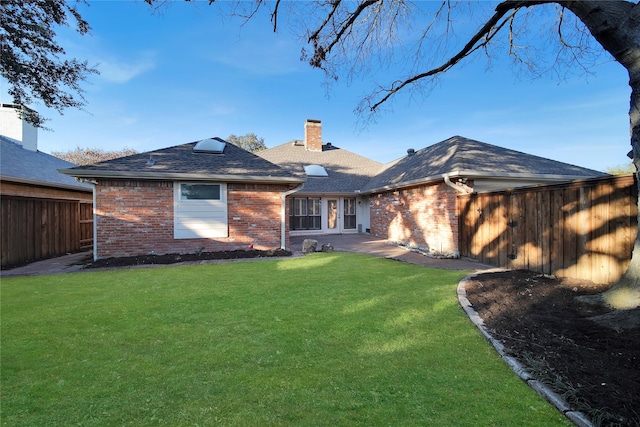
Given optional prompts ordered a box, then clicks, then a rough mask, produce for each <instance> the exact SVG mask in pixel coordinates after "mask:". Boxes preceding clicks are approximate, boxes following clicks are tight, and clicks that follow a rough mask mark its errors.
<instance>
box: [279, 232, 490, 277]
mask: <svg viewBox="0 0 640 427" xmlns="http://www.w3.org/2000/svg"><path fill="white" fill-rule="evenodd" d="M304 239H313V240H317V241H318V249H317V250H320V248H321V247H322V245H324V244H329V245H331V246H333V248H334V250H336V251H344V252H360V253H365V254H369V255H374V256H379V257H381V258H389V259H395V260H398V261H404V262H408V263H411V264H417V265H424V266H427V267H435V268H443V269H445V270H470V271H474V272H478V271H483V270H488V269H492V268H495V267H493V266H490V265H486V264H482V263H480V262H478V261H475V260H473V259H471V258H459V259H438V258H431V257H428V256H426V255H424V254H421V253H419V252H413V251H411V250H409V249H407V248H404V247H401V246H398V245H395V244H392V243H389V242H387V241H386V240H384V239H379V238H376V237H373V236H371V235H369V234H324V235H318V236H296V237H291V247H292V248H293V249H294V250H295V251H300V250H302V242H303V241H304Z"/></svg>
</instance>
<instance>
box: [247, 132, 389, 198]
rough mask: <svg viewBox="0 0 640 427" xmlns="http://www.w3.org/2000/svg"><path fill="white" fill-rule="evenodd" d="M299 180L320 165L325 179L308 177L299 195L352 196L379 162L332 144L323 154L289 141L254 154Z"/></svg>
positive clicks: (378, 168) (375, 171)
mask: <svg viewBox="0 0 640 427" xmlns="http://www.w3.org/2000/svg"><path fill="white" fill-rule="evenodd" d="M257 154H258V155H259V156H260V157H262V158H264V159H267V160H269V161H270V162H273V163H275V164H277V165H279V166H281V167H283V168H285V169H288V170H290V171H291V172H293V173H295V174H296V175H298V176H300V177H304V176H305V170H304V167H305V166H310V165H319V166H322V167H324V168H325V169H326V171H327V174H328V176H326V177H321V176H307V181H306V182H305V184H304V187H303V188H302V189H301V190H300V191H299V193H305V194H319V193H333V194H337V193H355V192H357V191H359V190H360V189H362V188H363V187H364V186H365V184H366V183H367V182H368V181H369V180H370V179H371V178H373V177H374V176H375V174H376V173H377V172H378V171H379V170H380V168H381V167H382V166H383V165H382V163H379V162H376V161H375V160H371V159H368V158H366V157H363V156H360V155H358V154H355V153H352V152H351V151H347V150H344V149H342V148H339V147H336V146H335V145H332V144H331V143H325V144H323V145H322V151H311V150H307V149H306V148H305V146H304V142H303V141H291V142H287V143H285V144H282V145H278V146H276V147H273V148H269V149H267V150H263V151H259V152H258V153H257Z"/></svg>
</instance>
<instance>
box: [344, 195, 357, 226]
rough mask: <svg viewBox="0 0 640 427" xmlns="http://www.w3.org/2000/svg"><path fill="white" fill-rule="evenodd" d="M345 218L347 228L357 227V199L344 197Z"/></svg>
mask: <svg viewBox="0 0 640 427" xmlns="http://www.w3.org/2000/svg"><path fill="white" fill-rule="evenodd" d="M343 208H344V211H343V218H344V228H345V230H349V229H351V230H352V229H355V228H356V199H355V198H348V199H344V204H343Z"/></svg>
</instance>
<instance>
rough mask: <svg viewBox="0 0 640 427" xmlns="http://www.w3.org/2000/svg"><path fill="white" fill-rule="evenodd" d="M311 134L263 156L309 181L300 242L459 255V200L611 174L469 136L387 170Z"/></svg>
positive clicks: (294, 205)
mask: <svg viewBox="0 0 640 427" xmlns="http://www.w3.org/2000/svg"><path fill="white" fill-rule="evenodd" d="M304 135H305V137H304V140H293V141H292V142H289V143H286V144H282V145H279V146H277V147H274V148H270V149H267V150H264V151H260V152H259V153H257V154H258V155H259V156H261V157H263V158H265V159H267V160H269V161H271V162H273V163H275V164H278V165H280V166H282V167H283V168H285V169H288V170H290V171H291V172H292V173H295V174H297V175H298V176H301V177H302V176H306V177H307V181H306V182H305V184H304V186H303V188H302V189H301V190H300V191H299V192H297V193H295V194H292V195H291V196H289V201H288V203H289V205H290V209H289V215H290V216H289V222H290V230H291V234H292V235H296V234H304V235H312V234H328V233H350V232H370V233H371V234H372V235H374V236H376V237H381V238H384V239H387V240H389V241H392V242H396V243H400V244H403V245H408V246H412V247H418V248H420V249H422V250H426V251H431V252H435V253H439V254H451V253H457V252H458V251H459V248H458V206H457V197H456V196H457V194H459V193H467V192H474V191H475V192H482V191H490V190H496V189H506V188H515V187H521V186H529V185H538V184H551V183H557V182H566V181H571V180H574V179H580V178H590V177H597V176H604V175H606V174H603V173H601V172H598V171H594V170H590V169H586V168H582V167H578V166H573V165H569V164H566V163H562V162H557V161H554V160H550V159H546V158H543V157H538V156H534V155H530V154H525V153H522V152H518V151H514V150H509V149H506V148H502V147H498V146H495V145H491V144H486V143H483V142H479V141H474V140H471V139H468V138H464V137H461V136H454V137H452V138H449V139H447V140H445V141H442V142H439V143H437V144H434V145H431V146H429V147H426V148H423V149H421V150H417V151H416V150H413V149H409V150H407V155H406V156H404V157H401V158H399V159H397V160H394V161H392V162H390V163H387V164H385V165H383V164H380V163H378V162H374V161H372V160H370V159H368V158H366V157H362V156H359V155H357V154H354V153H351V152H349V151H347V150H343V149H340V148H338V147H336V146H335V145H333V144H331V143H329V142H323V141H322V124H321V122H320V121H319V120H307V122H306V123H305V128H304ZM305 172H306V173H305ZM351 206H353V207H354V208H352V207H351Z"/></svg>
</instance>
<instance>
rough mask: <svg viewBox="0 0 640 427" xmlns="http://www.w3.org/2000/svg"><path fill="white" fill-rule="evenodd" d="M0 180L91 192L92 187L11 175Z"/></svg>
mask: <svg viewBox="0 0 640 427" xmlns="http://www.w3.org/2000/svg"><path fill="white" fill-rule="evenodd" d="M0 181H6V182H15V183H18V184H29V185H39V186H42V187H49V188H61V189H64V190H74V191H84V192H87V193H91V192H93V189H92V188H91V187H85V186H83V185H78V186H75V185H70V184H58V183H57V182H48V181H37V180H35V179H27V178H15V177H12V176H2V177H0Z"/></svg>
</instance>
